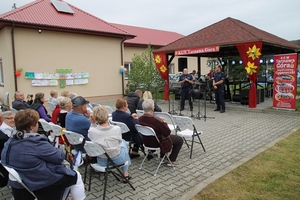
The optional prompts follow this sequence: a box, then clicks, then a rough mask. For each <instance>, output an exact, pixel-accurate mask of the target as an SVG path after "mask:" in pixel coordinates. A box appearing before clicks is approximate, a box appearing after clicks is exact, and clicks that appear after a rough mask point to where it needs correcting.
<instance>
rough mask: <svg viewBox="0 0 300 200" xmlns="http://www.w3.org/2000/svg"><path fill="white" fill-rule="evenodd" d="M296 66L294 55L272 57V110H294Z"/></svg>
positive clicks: (296, 61) (296, 59) (295, 56)
mask: <svg viewBox="0 0 300 200" xmlns="http://www.w3.org/2000/svg"><path fill="white" fill-rule="evenodd" d="M297 66H298V56H297V54H296V53H293V54H281V55H275V56H274V89H273V90H274V91H273V108H279V109H286V110H295V109H296V92H297Z"/></svg>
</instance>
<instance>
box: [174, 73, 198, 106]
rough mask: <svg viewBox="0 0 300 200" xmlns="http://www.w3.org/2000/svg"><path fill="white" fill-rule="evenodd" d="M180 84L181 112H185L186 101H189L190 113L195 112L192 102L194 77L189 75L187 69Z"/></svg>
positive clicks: (180, 78) (180, 79)
mask: <svg viewBox="0 0 300 200" xmlns="http://www.w3.org/2000/svg"><path fill="white" fill-rule="evenodd" d="M178 83H179V84H181V102H180V111H181V110H184V103H185V100H186V99H188V100H189V104H190V111H193V102H192V88H193V83H194V82H193V77H192V75H191V74H188V70H187V68H184V69H183V74H182V75H181V76H180V77H179V81H178Z"/></svg>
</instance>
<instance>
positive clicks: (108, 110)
mask: <svg viewBox="0 0 300 200" xmlns="http://www.w3.org/2000/svg"><path fill="white" fill-rule="evenodd" d="M105 107H106V109H107V112H108V116H109V117H111V116H112V113H113V112H114V110H113V109H112V107H110V106H105Z"/></svg>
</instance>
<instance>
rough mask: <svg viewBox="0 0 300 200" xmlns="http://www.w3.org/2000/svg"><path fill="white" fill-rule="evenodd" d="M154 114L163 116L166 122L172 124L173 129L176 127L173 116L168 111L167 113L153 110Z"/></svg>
mask: <svg viewBox="0 0 300 200" xmlns="http://www.w3.org/2000/svg"><path fill="white" fill-rule="evenodd" d="M154 116H156V117H162V118H164V119H165V120H166V122H167V123H168V124H172V125H173V129H174V130H175V128H176V126H175V122H174V120H173V117H172V116H171V115H170V114H169V113H167V112H154Z"/></svg>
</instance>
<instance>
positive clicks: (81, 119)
mask: <svg viewBox="0 0 300 200" xmlns="http://www.w3.org/2000/svg"><path fill="white" fill-rule="evenodd" d="M87 103H89V102H88V101H86V100H85V99H84V98H83V97H82V96H77V97H75V98H74V99H72V108H73V110H71V111H70V112H68V114H67V116H66V129H67V130H68V131H73V132H76V133H79V134H82V135H83V136H84V137H85V139H86V140H90V139H89V137H88V130H89V129H90V126H91V122H90V120H89V115H90V114H89V113H88V111H87V109H86V104H87ZM75 149H76V148H75Z"/></svg>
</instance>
